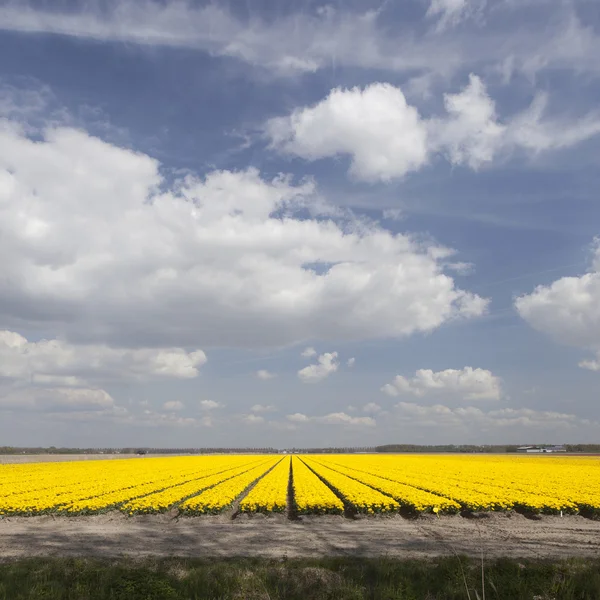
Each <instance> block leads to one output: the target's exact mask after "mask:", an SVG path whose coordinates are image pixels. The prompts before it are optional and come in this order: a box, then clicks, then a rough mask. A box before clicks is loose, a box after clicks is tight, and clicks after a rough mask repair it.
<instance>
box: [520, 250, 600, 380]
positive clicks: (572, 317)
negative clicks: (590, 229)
mask: <svg viewBox="0 0 600 600" xmlns="http://www.w3.org/2000/svg"><path fill="white" fill-rule="evenodd" d="M599 257H600V249H599V245H598V240H597V239H595V240H594V242H593V243H592V266H591V269H592V270H591V272H589V273H585V274H584V275H581V276H579V277H562V278H560V279H558V280H556V281H554V282H553V283H551V284H550V285H547V286H544V285H540V286H538V287H536V288H535V290H534V291H533V292H531V293H530V294H525V295H523V296H520V297H519V298H517V299H516V300H515V308H516V309H517V312H518V313H519V315H520V316H521V317H522V318H523V319H525V321H527V323H529V325H531V326H532V327H533V328H534V329H536V330H537V331H540V332H542V333H544V334H546V335H548V336H550V337H551V338H553V339H554V340H556V341H557V342H559V343H563V344H568V345H571V346H575V347H578V348H582V349H586V350H589V351H591V352H592V353H594V354H595V355H596V357H597V358H596V360H584V361H582V362H580V363H579V366H580V367H582V368H585V369H591V370H599V369H598V366H599V364H600V362H599V361H600V268H599V267H600V260H599Z"/></svg>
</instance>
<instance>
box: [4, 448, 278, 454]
mask: <svg viewBox="0 0 600 600" xmlns="http://www.w3.org/2000/svg"><path fill="white" fill-rule="evenodd" d="M140 452H145V453H147V454H235V453H247V454H274V453H277V452H278V450H277V449H275V448H148V447H141V448H140V447H138V448H57V447H56V446H50V447H35V448H29V447H16V446H0V454H138V453H140Z"/></svg>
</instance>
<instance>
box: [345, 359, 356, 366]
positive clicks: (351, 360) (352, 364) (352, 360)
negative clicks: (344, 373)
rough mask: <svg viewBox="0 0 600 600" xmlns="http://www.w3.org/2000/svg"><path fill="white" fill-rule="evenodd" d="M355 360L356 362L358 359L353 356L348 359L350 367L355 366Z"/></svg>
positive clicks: (347, 362)
mask: <svg viewBox="0 0 600 600" xmlns="http://www.w3.org/2000/svg"><path fill="white" fill-rule="evenodd" d="M355 362H356V359H355V358H354V357H352V358H349V359H348V360H347V361H346V365H347V366H348V367H353V366H354V363H355Z"/></svg>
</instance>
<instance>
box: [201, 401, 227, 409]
mask: <svg viewBox="0 0 600 600" xmlns="http://www.w3.org/2000/svg"><path fill="white" fill-rule="evenodd" d="M200 408H201V409H202V410H215V409H217V408H223V405H222V404H221V403H220V402H215V401H214V400H200Z"/></svg>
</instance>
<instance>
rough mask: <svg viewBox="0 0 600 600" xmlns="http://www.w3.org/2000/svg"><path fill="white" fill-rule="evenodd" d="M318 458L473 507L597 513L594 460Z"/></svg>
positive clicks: (599, 477) (599, 474) (599, 472)
mask: <svg viewBox="0 0 600 600" xmlns="http://www.w3.org/2000/svg"><path fill="white" fill-rule="evenodd" d="M320 460H322V462H323V464H325V465H329V466H331V467H333V468H338V469H339V468H341V467H344V468H346V469H352V470H353V471H354V472H355V473H356V475H355V476H356V477H357V478H358V479H359V480H361V481H365V482H366V481H367V480H366V478H367V477H370V476H373V475H376V476H377V477H380V478H383V479H387V480H390V481H393V482H396V483H401V484H404V485H407V486H410V487H413V488H418V489H421V490H425V491H428V492H431V493H434V494H436V495H440V496H444V497H446V498H449V499H452V500H454V501H455V502H458V503H459V504H460V505H461V506H462V507H464V508H467V509H471V510H510V509H517V510H521V509H522V510H526V511H532V512H547V513H558V512H560V511H563V512H564V511H566V512H577V511H585V512H588V513H594V512H600V461H599V460H598V459H589V458H571V457H569V458H557V457H554V456H544V457H532V456H452V455H448V456H439V455H345V456H344V455H337V456H324V457H320ZM344 472H346V471H344ZM371 481H372V480H371ZM375 487H377V486H375ZM378 489H382V490H383V488H381V487H379V488H378ZM384 491H386V492H387V490H384ZM394 497H396V496H395V495H394Z"/></svg>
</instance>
